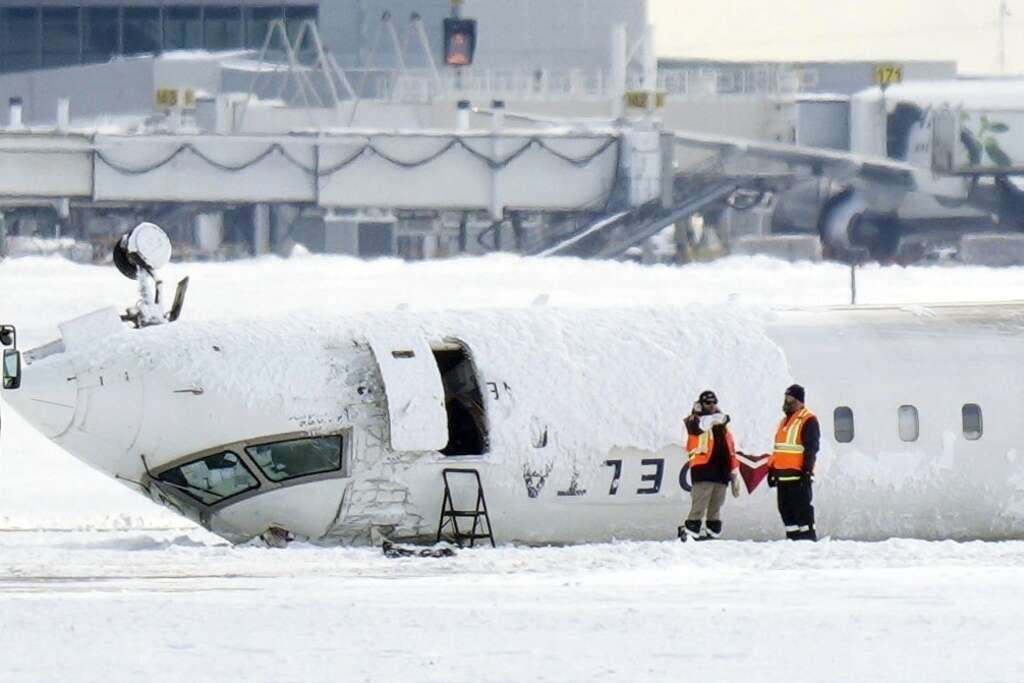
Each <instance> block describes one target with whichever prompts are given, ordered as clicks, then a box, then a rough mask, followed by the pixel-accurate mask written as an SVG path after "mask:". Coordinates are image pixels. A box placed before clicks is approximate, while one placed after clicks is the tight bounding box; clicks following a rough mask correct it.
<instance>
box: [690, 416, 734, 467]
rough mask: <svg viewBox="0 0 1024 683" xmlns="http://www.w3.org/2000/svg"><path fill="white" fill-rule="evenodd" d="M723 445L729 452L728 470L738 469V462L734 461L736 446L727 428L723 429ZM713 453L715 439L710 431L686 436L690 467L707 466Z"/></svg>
mask: <svg viewBox="0 0 1024 683" xmlns="http://www.w3.org/2000/svg"><path fill="white" fill-rule="evenodd" d="M725 444H726V446H727V448H728V450H729V469H731V470H734V469H736V468H738V467H739V461H738V460H736V445H735V444H734V443H733V440H732V432H730V431H729V428H728V427H726V428H725ZM714 452H715V437H714V435H713V434H712V433H711V430H710V429H709V430H707V431H706V432H701V433H700V434H690V433H687V435H686V455H687V456H688V457H689V459H690V467H700V466H701V465H707V464H708V463H709V462H710V461H711V454H712V453H714Z"/></svg>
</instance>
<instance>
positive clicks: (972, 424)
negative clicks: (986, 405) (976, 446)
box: [960, 403, 983, 441]
mask: <svg viewBox="0 0 1024 683" xmlns="http://www.w3.org/2000/svg"><path fill="white" fill-rule="evenodd" d="M960 414H961V415H962V416H963V422H964V438H965V439H967V440H968V441H977V440H978V439H980V438H981V433H982V431H983V430H982V425H981V406H979V405H978V404H977V403H965V404H964V407H963V409H961V411H960Z"/></svg>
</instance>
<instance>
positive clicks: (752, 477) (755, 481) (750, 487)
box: [736, 451, 771, 493]
mask: <svg viewBox="0 0 1024 683" xmlns="http://www.w3.org/2000/svg"><path fill="white" fill-rule="evenodd" d="M770 457H771V456H770V455H768V454H767V453H764V454H762V455H750V454H748V453H742V452H739V451H737V452H736V459H737V460H739V461H740V476H741V477H743V483H744V484H746V485H747V493H753V492H754V489H756V488H757V487H758V485H759V484H760V483H761V482H762V481H763V480H764V478H765V477H767V476H768V458H770Z"/></svg>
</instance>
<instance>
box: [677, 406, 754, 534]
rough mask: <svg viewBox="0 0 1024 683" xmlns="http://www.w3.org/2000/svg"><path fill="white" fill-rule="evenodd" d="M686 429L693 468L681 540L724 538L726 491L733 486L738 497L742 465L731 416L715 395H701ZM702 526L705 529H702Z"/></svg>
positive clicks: (690, 464)
mask: <svg viewBox="0 0 1024 683" xmlns="http://www.w3.org/2000/svg"><path fill="white" fill-rule="evenodd" d="M683 424H684V426H685V427H686V455H687V458H688V461H689V466H690V481H691V482H692V484H693V486H692V488H691V490H690V512H689V514H688V515H687V516H686V521H684V522H683V526H681V527H679V528H678V534H679V540H681V541H685V540H686V539H688V538H690V539H693V540H706V539H710V538H718V537H719V536H721V534H722V518H721V510H722V504H723V503H724V502H725V490H726V488H727V487H729V486H730V485H731V486H732V494H733V496H738V495H739V491H740V489H739V462H738V461H737V460H736V446H735V444H734V443H733V439H732V433H731V432H730V431H729V427H728V425H729V416H728V415H725V414H724V413H722V412H721V410H719V408H718V397H717V396H716V395H715V392H713V391H705V392H702V393H701V395H700V398H699V399H698V400H697V402H696V403H694V404H693V409H692V411H691V412H690V415H689V416H688V417H687V418H686V419H685V420H683ZM702 524H703V528H702Z"/></svg>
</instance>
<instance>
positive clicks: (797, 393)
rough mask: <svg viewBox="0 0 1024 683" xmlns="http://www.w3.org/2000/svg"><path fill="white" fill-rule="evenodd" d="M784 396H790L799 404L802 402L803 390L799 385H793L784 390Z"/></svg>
mask: <svg viewBox="0 0 1024 683" xmlns="http://www.w3.org/2000/svg"><path fill="white" fill-rule="evenodd" d="M786 396H792V397H793V398H795V399H796V400H798V401H800V402H801V403H803V402H804V388H803V387H802V386H800V385H799V384H794V385H792V386H791V387H789V388H788V389H786Z"/></svg>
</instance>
